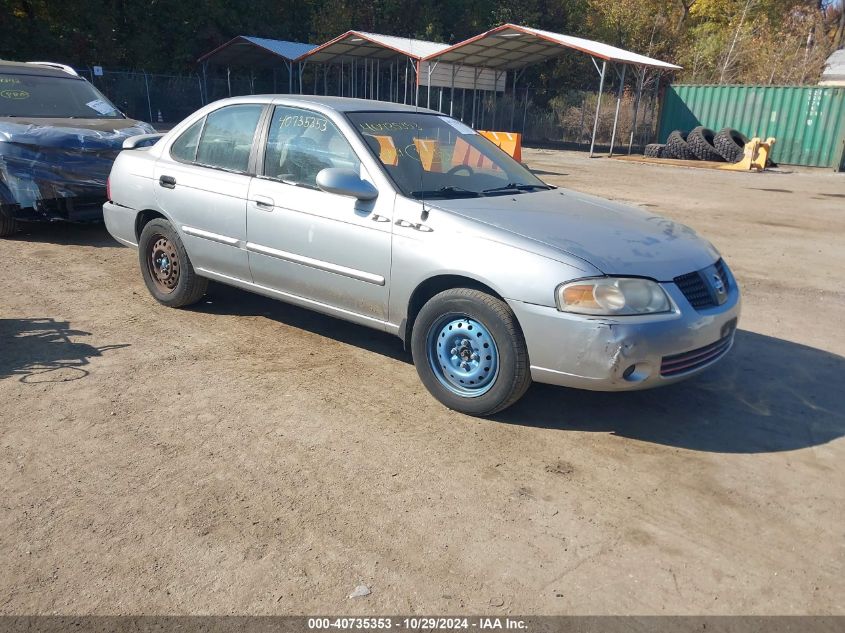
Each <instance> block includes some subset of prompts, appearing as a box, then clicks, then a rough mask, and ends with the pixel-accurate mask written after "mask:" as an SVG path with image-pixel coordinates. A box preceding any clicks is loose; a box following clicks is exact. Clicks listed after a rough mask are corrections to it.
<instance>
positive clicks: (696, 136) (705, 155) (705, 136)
mask: <svg viewBox="0 0 845 633" xmlns="http://www.w3.org/2000/svg"><path fill="white" fill-rule="evenodd" d="M715 135H716V134H715V132H713V130H711V129H709V128H706V127H704V126H703V125H699V126H698V127H697V128H694V129H693V131H692V132H690V133H689V134H688V135H687V145H689V148H690V151H691V152H692V153H693V154H694V155H695V157H696V158H697V159H698V160H709V161H716V162H720V163H721V162H723V161H724V160H725V159H724V158H722V155H721V154H720V153H719V152H717V151H716V148H715V147H714V146H713V137H714V136H715Z"/></svg>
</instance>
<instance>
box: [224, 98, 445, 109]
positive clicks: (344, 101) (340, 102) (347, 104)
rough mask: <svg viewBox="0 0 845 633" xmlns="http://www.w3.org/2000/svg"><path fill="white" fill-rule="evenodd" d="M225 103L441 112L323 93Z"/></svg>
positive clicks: (226, 100)
mask: <svg viewBox="0 0 845 633" xmlns="http://www.w3.org/2000/svg"><path fill="white" fill-rule="evenodd" d="M217 103H218V104H220V105H223V104H227V103H228V104H235V103H276V104H282V105H284V104H290V105H316V106H322V107H324V108H330V109H332V110H335V111H337V112H422V113H425V114H440V112H436V111H434V110H429V109H428V108H423V107H417V106H413V105H405V104H402V103H393V102H391V101H375V100H373V99H353V98H352V97H329V96H321V95H291V94H264V95H245V96H242V97H229V98H227V99H221V100H220V101H218V102H217Z"/></svg>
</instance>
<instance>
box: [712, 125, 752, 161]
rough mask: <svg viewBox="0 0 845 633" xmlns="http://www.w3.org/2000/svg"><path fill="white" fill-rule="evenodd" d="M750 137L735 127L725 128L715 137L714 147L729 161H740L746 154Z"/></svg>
mask: <svg viewBox="0 0 845 633" xmlns="http://www.w3.org/2000/svg"><path fill="white" fill-rule="evenodd" d="M746 143H748V137H746V136H745V135H744V134H743V133H742V132H738V131H737V130H734V129H733V128H729V127H726V128H723V129H721V130H719V131H718V132H717V133H716V135H715V136H714V137H713V147H715V148H716V151H717V152H719V155H720V156H721V157H722V158H724V159H725V160H726V161H727V162H729V163H738V162H739V161H741V160H742V157H743V156H744V155H745V144H746Z"/></svg>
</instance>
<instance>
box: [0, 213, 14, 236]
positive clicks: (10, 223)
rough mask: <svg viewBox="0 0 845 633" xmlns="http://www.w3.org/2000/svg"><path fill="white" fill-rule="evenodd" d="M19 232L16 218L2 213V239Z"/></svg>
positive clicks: (0, 217) (0, 221) (0, 232)
mask: <svg viewBox="0 0 845 633" xmlns="http://www.w3.org/2000/svg"><path fill="white" fill-rule="evenodd" d="M17 230H18V223H17V222H15V219H14V218H10V217H9V216H8V215H6V214H5V213H3V211H0V237H6V236H7V235H11V234H12V233H14V232H15V231H17Z"/></svg>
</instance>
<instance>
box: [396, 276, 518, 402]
mask: <svg viewBox="0 0 845 633" xmlns="http://www.w3.org/2000/svg"><path fill="white" fill-rule="evenodd" d="M452 317H454V318H456V319H461V318H467V317H468V318H469V319H471V320H472V321H475V322H477V323H478V324H480V325H481V326H483V328H482V329H486V330H487V333H489V335H490V336H491V337H492V339H493V342H494V343H495V349H496V351H497V352H498V359H497V360H498V365H497V367H498V369H497V373H496V375H495V377H494V378H493V380H492V383H490V385H491V386H489V387H488V390H487V391H485V392H483V393H482V394H481V395H474V396H465V395H460V394H458V393H455V392H454V391H453V390H451V389H450V388H448V387H447V386H445V385H444V384H443V382H441V380H442V379H441V378H440V377H439V376H438V375H437V374H435V370H434V369H433V368H432V365H431V362H430V360H429V345H430V341H431V340H432V339H431V336H434V337H435V338H434V339H433V340H434V341H437V340H438V339H437V329H439V327H440V326H439V324H440V323H442V322H443V320H444V319H448V318H452ZM478 336H480V334H478ZM411 352H412V354H413V357H414V365H416V368H417V373H418V374H419V377H420V380H421V381H422V383H423V385H425V387H426V389H428V391H429V392H430V393H431V394H432V395H433V396H434V397H435V398H437V399H438V400H439V401H440V402H441V403H443V404H444V405H446V406H447V407H449V408H450V409H453V410H455V411H460V412H461V413H466V414H468V415H475V416H488V415H493V414H494V413H497V412H499V411H502V410H503V409H505V408H507V407H509V406H511V405H512V404H514V403H515V402H516V401H517V400H519V399H520V398H521V397H522V396H523V395H524V394H525V391H526V390H527V389H528V387H529V386H530V385H531V372H530V368H529V363H528V349H527V347H526V345H525V338H524V337H523V335H522V330H521V329H520V327H519V323H518V322H517V320H516V316H515V315H514V313H513V312H512V311H511V309H510V308H509V307H508V305H507V304H506V303H505V302H504V301H502V300H501V299H498V298H496V297H493V296H491V295H489V294H487V293H485V292H482V291H480V290H473V289H470V288H453V289H451V290H444V291H443V292H441V293H440V294H437V295H435V296H434V297H432V298H431V299H429V301H428V303H426V304H425V305H424V306H423V307H422V309H421V310H420V312H419V314H418V315H417V318H416V320H415V321H414V327H413V332H412V333H411ZM482 353H483V351H482ZM488 358H489V357H488ZM482 362H483V361H482ZM444 369H445V368H444ZM438 371H439V368H438ZM447 371H448V370H447Z"/></svg>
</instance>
